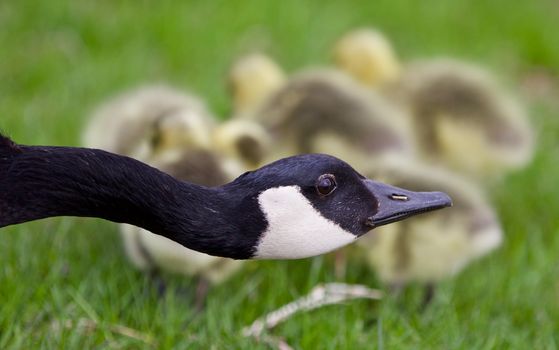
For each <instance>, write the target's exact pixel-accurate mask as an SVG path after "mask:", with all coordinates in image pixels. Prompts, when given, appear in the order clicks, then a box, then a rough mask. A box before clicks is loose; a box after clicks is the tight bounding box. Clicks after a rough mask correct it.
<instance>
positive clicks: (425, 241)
mask: <svg viewBox="0 0 559 350" xmlns="http://www.w3.org/2000/svg"><path fill="white" fill-rule="evenodd" d="M364 174H366V175H367V176H375V177H376V178H379V179H383V180H386V179H390V181H391V182H393V183H395V184H396V185H398V186H405V187H406V188H411V189H418V188H421V189H431V188H440V189H443V190H444V191H445V192H447V193H449V194H450V196H452V198H453V202H454V203H453V208H452V210H449V211H441V212H436V213H435V212H434V213H429V214H426V215H423V216H421V217H417V218H413V219H410V220H407V221H405V222H401V223H396V224H394V225H390V226H386V227H382V228H379V229H378V230H375V231H374V232H372V233H371V234H370V235H367V236H366V237H363V239H361V240H360V241H359V243H358V244H357V247H358V248H361V249H363V250H364V252H365V254H366V257H367V260H368V262H369V263H370V264H371V266H372V267H373V268H374V269H375V270H376V271H377V273H378V276H379V278H380V279H381V280H382V281H383V282H385V283H387V284H388V285H390V286H392V287H402V286H405V285H406V284H407V283H409V282H420V283H425V284H426V285H427V287H428V291H429V292H428V293H426V301H427V302H428V301H429V299H430V297H431V296H432V292H431V291H432V287H433V285H434V284H435V283H436V282H438V281H440V280H441V279H444V278H446V277H449V276H452V275H454V274H455V273H457V272H459V271H460V270H461V269H462V268H463V267H465V266H466V265H467V264H468V263H469V262H471V261H472V260H474V259H476V258H478V257H481V256H483V255H485V254H487V253H488V252H490V251H491V250H493V249H495V248H496V247H498V246H499V245H500V243H501V241H502V228H501V224H500V222H499V220H498V218H497V215H496V213H495V211H494V209H493V208H492V207H491V206H490V204H489V203H488V202H487V200H486V199H485V197H484V196H483V194H482V192H481V190H480V189H479V188H478V187H477V186H475V185H474V184H473V183H471V182H469V181H467V180H465V179H463V178H460V177H459V176H457V175H456V174H453V173H450V172H448V171H445V170H443V169H440V168H434V167H432V166H427V165H420V164H413V163H410V162H409V161H406V162H402V161H395V160H392V161H389V162H386V161H385V162H382V164H377V165H374V166H371V167H370V168H369V169H368V170H365V171H364Z"/></svg>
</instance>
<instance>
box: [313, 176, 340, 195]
mask: <svg viewBox="0 0 559 350" xmlns="http://www.w3.org/2000/svg"><path fill="white" fill-rule="evenodd" d="M335 189H336V178H335V177H334V175H332V174H324V175H320V177H319V178H318V180H317V181H316V191H317V192H318V194H319V195H321V196H327V195H329V194H330V193H332V192H334V190H335Z"/></svg>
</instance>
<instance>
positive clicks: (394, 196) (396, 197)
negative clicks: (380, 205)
mask: <svg viewBox="0 0 559 350" xmlns="http://www.w3.org/2000/svg"><path fill="white" fill-rule="evenodd" d="M390 198H392V199H394V200H397V201H407V200H409V198H408V196H406V195H403V194H397V193H392V194H391V195H390Z"/></svg>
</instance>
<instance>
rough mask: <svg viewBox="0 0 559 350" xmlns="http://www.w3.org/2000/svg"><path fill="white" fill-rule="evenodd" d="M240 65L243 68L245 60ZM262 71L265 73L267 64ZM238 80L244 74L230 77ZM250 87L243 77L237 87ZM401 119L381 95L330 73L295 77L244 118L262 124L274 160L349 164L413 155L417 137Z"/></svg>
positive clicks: (312, 73)
mask: <svg viewBox="0 0 559 350" xmlns="http://www.w3.org/2000/svg"><path fill="white" fill-rule="evenodd" d="M249 59H250V58H249ZM238 64H240V65H243V64H244V63H243V60H239V61H238ZM255 69H256V68H255ZM259 69H262V70H266V69H267V66H265V65H261V66H260V67H259ZM235 70H236V68H235V67H233V71H235ZM260 75H268V74H266V73H261V74H260ZM235 78H239V76H238V75H237V76H235V75H234V74H231V79H232V80H235ZM251 84H252V82H251V81H250V80H242V79H240V80H236V83H235V84H234V86H237V87H240V89H241V90H243V88H242V86H245V85H251ZM235 96H237V95H236V94H235V91H233V98H234V99H235ZM398 115H399V113H398V111H397V110H395V109H394V108H392V107H391V105H390V103H389V102H387V101H385V100H384V99H383V98H382V97H381V96H378V95H377V94H375V93H374V92H371V91H367V90H366V89H363V88H362V87H361V86H359V85H358V84H356V83H355V82H353V81H352V80H351V79H349V78H348V77H346V76H345V75H344V74H341V73H339V72H336V71H334V70H328V69H314V70H307V71H304V72H301V73H298V74H295V75H294V76H292V77H290V78H289V79H288V80H287V82H286V83H285V84H283V85H282V86H281V87H280V88H277V87H276V88H275V89H274V90H273V91H270V92H269V94H268V96H267V97H266V98H264V99H263V100H262V101H261V102H260V103H259V105H258V107H257V108H255V109H254V111H253V112H252V113H244V114H241V116H242V117H245V118H247V119H253V120H257V121H258V122H259V123H261V124H262V125H263V126H264V128H265V129H266V131H267V132H268V133H269V134H270V137H271V139H272V141H271V143H272V144H273V145H274V147H273V152H271V156H270V157H271V158H273V159H277V158H281V157H283V156H287V155H290V154H298V153H312V152H321V153H328V154H332V155H334V156H338V157H341V158H343V159H348V160H349V161H350V162H357V161H362V160H363V159H368V158H369V157H370V156H371V155H374V156H386V155H388V154H399V155H407V156H409V155H411V154H412V153H413V152H412V148H413V142H412V140H411V139H412V137H411V134H410V133H409V130H408V127H407V125H406V124H405V123H406V121H405V119H404V118H398V117H397V116H398Z"/></svg>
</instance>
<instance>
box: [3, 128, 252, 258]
mask: <svg viewBox="0 0 559 350" xmlns="http://www.w3.org/2000/svg"><path fill="white" fill-rule="evenodd" d="M5 141H6V140H5V139H4V142H5ZM221 198H222V195H221V190H219V189H210V188H205V187H202V186H197V185H193V184H190V183H186V182H181V181H178V180H176V179H174V178H173V177H171V176H169V175H167V174H165V173H163V172H161V171H159V170H157V169H155V168H152V167H150V166H148V165H145V164H143V163H141V162H138V161H136V160H134V159H131V158H128V157H123V156H119V155H115V154H112V153H108V152H104V151H100V150H93V149H85V148H71V147H30V146H17V145H15V144H7V143H6V144H3V145H0V227H4V226H8V225H13V224H18V223H23V222H27V221H32V220H37V219H42V218H47V217H53V216H82V217H98V218H103V219H106V220H110V221H114V222H123V223H129V224H132V225H136V226H139V227H143V228H145V229H147V230H149V231H151V232H154V233H157V234H161V235H163V236H166V237H167V238H170V239H172V240H174V241H176V242H178V243H180V244H182V245H184V246H186V247H188V248H191V249H194V250H198V251H201V252H205V253H208V254H212V255H220V256H227V257H233V258H249V257H250V256H251V254H252V250H253V246H254V242H249V241H248V240H247V239H246V238H243V237H242V235H241V233H240V232H238V229H237V228H236V225H231V224H230V223H228V220H227V216H226V215H227V211H226V210H225V213H224V206H223V203H224V202H226V201H223V200H222V199H221Z"/></svg>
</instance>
